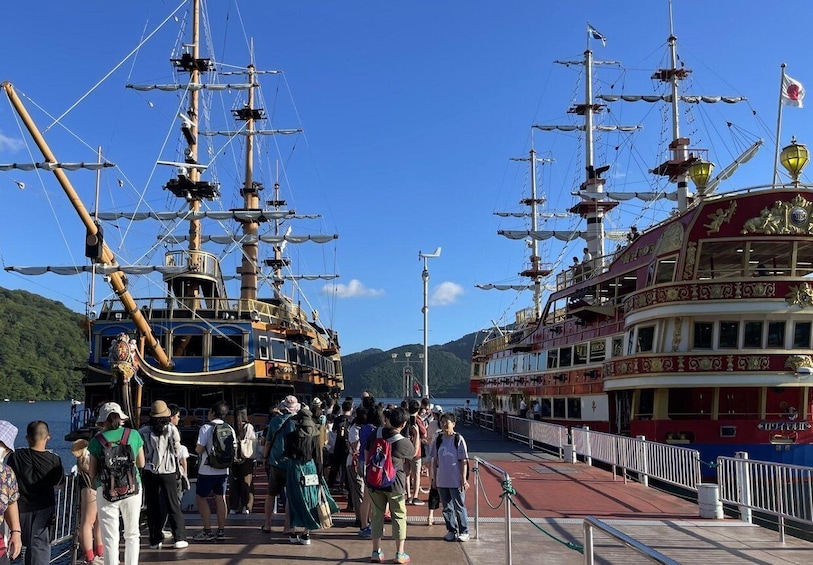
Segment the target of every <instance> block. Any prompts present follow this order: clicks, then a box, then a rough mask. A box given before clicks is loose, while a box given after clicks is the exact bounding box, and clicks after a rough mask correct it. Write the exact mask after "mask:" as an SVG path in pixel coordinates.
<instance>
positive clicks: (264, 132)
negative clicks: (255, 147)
mask: <svg viewBox="0 0 813 565" xmlns="http://www.w3.org/2000/svg"><path fill="white" fill-rule="evenodd" d="M294 133H302V130H301V129H255V130H251V131H248V130H239V131H202V132H199V135H205V136H207V137H214V136H216V135H225V136H228V137H232V136H235V135H292V134H294Z"/></svg>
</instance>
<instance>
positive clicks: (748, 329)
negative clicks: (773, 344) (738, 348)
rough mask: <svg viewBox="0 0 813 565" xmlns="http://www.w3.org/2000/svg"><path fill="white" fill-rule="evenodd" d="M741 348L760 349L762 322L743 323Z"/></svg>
mask: <svg viewBox="0 0 813 565" xmlns="http://www.w3.org/2000/svg"><path fill="white" fill-rule="evenodd" d="M742 346H743V347H747V348H751V349H753V348H761V347H762V322H745V336H744V339H743V344H742Z"/></svg>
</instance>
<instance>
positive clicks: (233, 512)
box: [229, 510, 237, 514]
mask: <svg viewBox="0 0 813 565" xmlns="http://www.w3.org/2000/svg"><path fill="white" fill-rule="evenodd" d="M229 514H237V510H229Z"/></svg>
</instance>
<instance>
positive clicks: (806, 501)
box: [717, 452, 813, 543]
mask: <svg viewBox="0 0 813 565" xmlns="http://www.w3.org/2000/svg"><path fill="white" fill-rule="evenodd" d="M717 482H718V484H719V485H720V500H721V501H722V502H724V503H728V504H734V505H737V506H739V508H740V516H741V518H742V520H743V521H745V522H748V523H749V524H750V523H751V520H752V511H757V512H764V513H766V514H770V515H773V516H776V517H777V521H778V526H779V538H780V540H781V541H782V543H784V542H785V520H793V521H796V522H800V523H802V524H806V525H808V526H813V468H811V467H802V466H800V465H788V464H783V463H769V462H765V461H751V460H749V459H748V454H747V453H744V452H738V453H737V457H718V458H717Z"/></svg>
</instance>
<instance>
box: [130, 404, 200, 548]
mask: <svg viewBox="0 0 813 565" xmlns="http://www.w3.org/2000/svg"><path fill="white" fill-rule="evenodd" d="M171 417H172V412H171V411H170V409H169V406H167V403H166V402H164V401H163V400H156V401H155V402H153V403H152V406H151V407H150V420H149V422H148V423H147V424H146V425H144V426H142V427H141V429H140V430H139V433H140V434H141V437H142V439H143V440H144V458H145V464H144V472H143V473H142V475H141V478H142V482H143V483H144V499H145V501H146V503H147V529H148V530H149V538H150V549H161V547H162V546H163V541H164V524H165V523H166V522H167V518H168V517H170V519H169V526H170V530H171V531H172V536H173V538H174V540H175V542H174V547H175V549H183V548H185V547H188V546H189V542H188V541H186V523H185V521H184V516H183V512H182V511H181V500H180V498H178V483H179V482H180V480H179V476H178V466H179V463H178V455H177V454H178V452H179V451H180V450H181V434H180V432H178V428H176V427H175V426H174V425H173V424H172V421H171Z"/></svg>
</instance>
